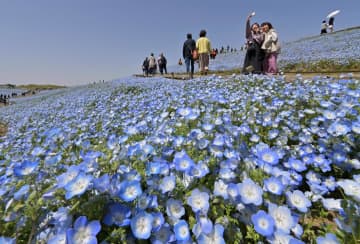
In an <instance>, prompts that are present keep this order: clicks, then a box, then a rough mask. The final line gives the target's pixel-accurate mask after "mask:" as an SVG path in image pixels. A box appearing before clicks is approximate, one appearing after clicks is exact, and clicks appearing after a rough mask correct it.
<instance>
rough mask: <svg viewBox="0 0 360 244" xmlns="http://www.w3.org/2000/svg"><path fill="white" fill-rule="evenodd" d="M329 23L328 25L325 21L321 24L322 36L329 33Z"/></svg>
mask: <svg viewBox="0 0 360 244" xmlns="http://www.w3.org/2000/svg"><path fill="white" fill-rule="evenodd" d="M327 27H328V25H327V23H326V20H323V22H322V23H321V31H320V35H322V34H326V33H327V31H326V30H327Z"/></svg>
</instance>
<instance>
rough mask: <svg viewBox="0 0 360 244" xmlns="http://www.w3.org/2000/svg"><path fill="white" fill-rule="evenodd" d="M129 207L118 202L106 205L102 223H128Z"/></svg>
mask: <svg viewBox="0 0 360 244" xmlns="http://www.w3.org/2000/svg"><path fill="white" fill-rule="evenodd" d="M130 216H131V209H130V208H129V207H128V206H126V205H123V204H120V203H112V204H109V206H108V207H107V212H106V214H105V216H104V218H103V222H104V224H106V225H108V226H111V225H116V226H127V225H129V224H130Z"/></svg>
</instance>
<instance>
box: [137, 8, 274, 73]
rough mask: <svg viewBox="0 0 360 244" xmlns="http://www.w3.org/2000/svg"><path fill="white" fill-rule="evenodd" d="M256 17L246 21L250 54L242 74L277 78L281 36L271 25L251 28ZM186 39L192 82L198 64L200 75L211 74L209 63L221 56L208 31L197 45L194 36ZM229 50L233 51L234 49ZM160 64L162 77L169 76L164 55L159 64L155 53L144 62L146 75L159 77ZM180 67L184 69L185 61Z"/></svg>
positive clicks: (186, 57)
mask: <svg viewBox="0 0 360 244" xmlns="http://www.w3.org/2000/svg"><path fill="white" fill-rule="evenodd" d="M254 15H255V13H252V14H250V15H249V16H248V18H247V20H246V35H245V36H246V54H245V60H244V65H243V70H242V72H243V73H245V74H249V73H256V74H277V73H278V69H277V56H278V54H279V53H280V44H279V39H278V35H277V32H276V31H275V29H274V28H273V26H272V24H271V23H270V22H264V23H262V24H261V25H259V24H258V23H254V24H252V25H250V19H251V17H252V16H254ZM186 37H187V39H186V41H185V42H184V44H183V58H184V62H185V66H186V72H187V74H188V76H189V78H190V79H192V78H193V75H194V62H195V61H198V63H199V70H200V74H201V75H206V74H207V73H208V71H209V59H210V58H215V56H216V54H217V52H216V49H212V48H211V43H210V40H209V39H208V38H207V37H206V30H201V31H200V34H199V38H198V39H197V40H196V41H195V40H194V39H193V38H192V34H191V33H188V34H187V36H186ZM228 49H229V50H230V47H228ZM229 50H228V51H229ZM220 53H221V52H220ZM157 64H158V65H159V70H160V73H161V74H163V71H165V74H167V70H166V59H165V57H164V55H163V54H160V56H159V58H158V59H157V60H156V59H155V57H154V54H153V53H151V55H150V57H147V58H146V59H145V60H144V62H143V65H142V67H143V71H144V74H145V75H146V76H148V75H149V74H150V75H152V74H155V73H156V69H157ZM178 64H179V65H182V60H181V59H180V60H179V62H178Z"/></svg>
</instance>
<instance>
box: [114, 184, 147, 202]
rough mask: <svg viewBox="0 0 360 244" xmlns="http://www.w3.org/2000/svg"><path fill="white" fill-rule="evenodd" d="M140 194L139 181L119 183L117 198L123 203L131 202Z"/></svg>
mask: <svg viewBox="0 0 360 244" xmlns="http://www.w3.org/2000/svg"><path fill="white" fill-rule="evenodd" d="M141 194H142V189H141V184H140V181H137V180H131V181H128V180H125V181H123V182H121V183H120V188H119V196H120V198H121V199H122V200H124V201H125V202H131V201H133V200H134V199H136V198H137V197H138V196H140V195H141Z"/></svg>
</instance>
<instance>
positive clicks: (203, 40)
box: [196, 30, 211, 75]
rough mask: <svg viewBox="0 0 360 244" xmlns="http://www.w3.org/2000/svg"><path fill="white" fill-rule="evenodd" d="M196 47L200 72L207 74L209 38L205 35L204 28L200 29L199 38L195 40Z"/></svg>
mask: <svg viewBox="0 0 360 244" xmlns="http://www.w3.org/2000/svg"><path fill="white" fill-rule="evenodd" d="M196 48H197V50H198V52H199V66H200V74H202V75H203V74H205V75H206V74H207V72H208V70H209V54H210V52H211V44H210V40H209V39H208V38H207V37H206V30H201V31H200V34H199V39H197V41H196Z"/></svg>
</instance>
